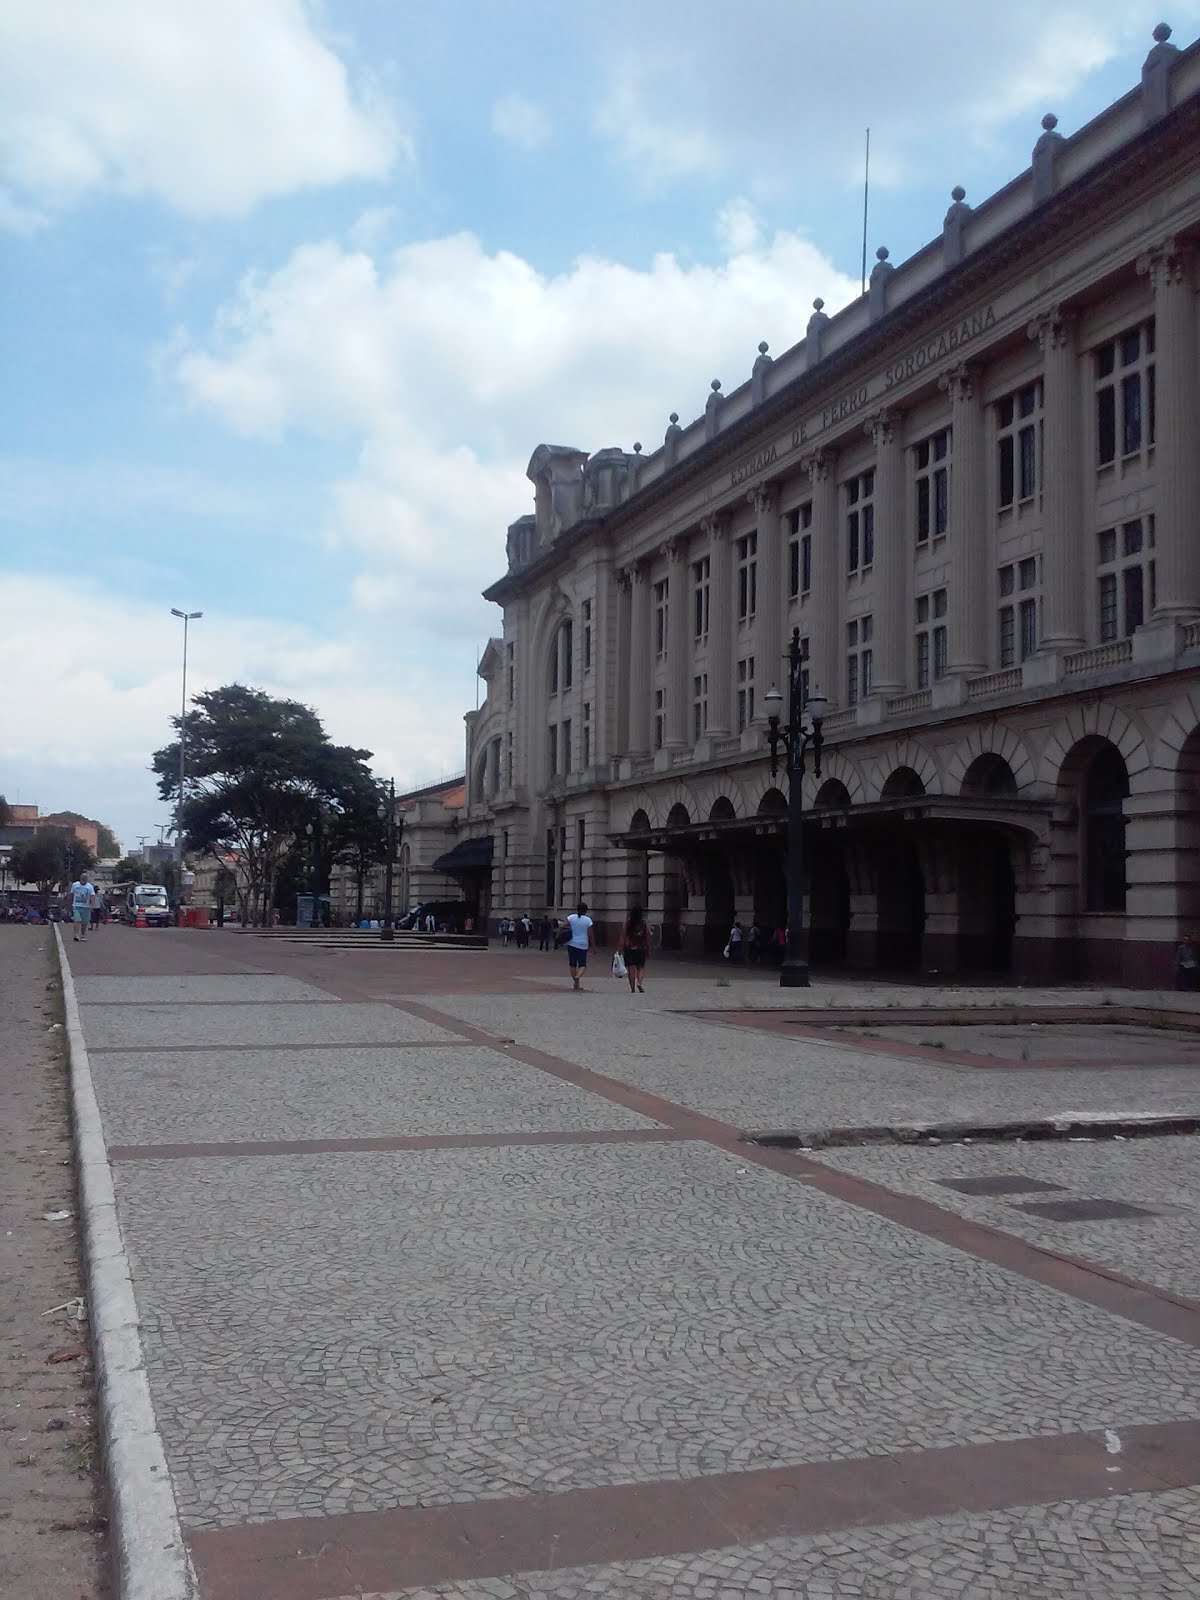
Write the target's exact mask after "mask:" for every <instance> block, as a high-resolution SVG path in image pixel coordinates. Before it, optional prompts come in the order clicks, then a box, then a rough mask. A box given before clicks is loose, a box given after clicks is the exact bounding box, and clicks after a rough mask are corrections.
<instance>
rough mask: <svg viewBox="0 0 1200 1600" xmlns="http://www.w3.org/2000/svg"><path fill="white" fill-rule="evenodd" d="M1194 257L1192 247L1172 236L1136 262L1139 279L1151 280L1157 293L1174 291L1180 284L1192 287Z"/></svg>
mask: <svg viewBox="0 0 1200 1600" xmlns="http://www.w3.org/2000/svg"><path fill="white" fill-rule="evenodd" d="M1192 255H1193V250H1192V248H1191V246H1189V245H1187V244H1181V243H1180V241H1179V240H1178V239H1176V238H1175V236H1174V235H1173V234H1172V235H1171V237H1170V238H1167V239H1164V240H1163V241H1162V242H1161V243H1160V244H1156V245H1151V247H1150V249H1149V250H1143V251H1142V253H1141V255H1140V256H1139V257H1138V258H1137V262H1136V268H1137V274H1138V277H1139V278H1149V279H1150V287H1151V288H1152V289H1153V290H1154V291H1155V293H1157V292H1158V291H1159V290H1160V289H1174V288H1176V287H1178V286H1179V285H1180V284H1188V285H1189V287H1190V278H1191V270H1190V269H1191V264H1192Z"/></svg>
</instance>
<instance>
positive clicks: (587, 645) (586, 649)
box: [583, 600, 592, 673]
mask: <svg viewBox="0 0 1200 1600" xmlns="http://www.w3.org/2000/svg"><path fill="white" fill-rule="evenodd" d="M583 670H584V672H585V673H587V672H590V671H591V670H592V602H591V601H590V600H585V601H584V602H583Z"/></svg>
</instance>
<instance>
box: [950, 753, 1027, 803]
mask: <svg viewBox="0 0 1200 1600" xmlns="http://www.w3.org/2000/svg"><path fill="white" fill-rule="evenodd" d="M962 792H963V794H965V795H974V796H978V797H987V796H993V795H999V796H1011V795H1015V794H1016V792H1017V780H1016V778H1015V777H1014V776H1013V769H1012V768H1011V767H1010V766H1009V764H1008V762H1007V761H1005V759H1004V757H1003V756H998V755H996V753H995V752H994V751H992V750H987V751H985V752H984V754H983V755H981V756H976V758H975V760H974V761H972V763H971V765H970V766H969V767H968V768H967V770H966V772H965V773H964V774H963V781H962Z"/></svg>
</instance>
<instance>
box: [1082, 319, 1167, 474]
mask: <svg viewBox="0 0 1200 1600" xmlns="http://www.w3.org/2000/svg"><path fill="white" fill-rule="evenodd" d="M1092 364H1093V372H1094V377H1095V388H1096V465H1097V467H1098V468H1104V467H1111V466H1113V465H1115V463H1116V462H1117V460H1118V457H1119V458H1120V461H1121V465H1122V469H1124V468H1125V467H1127V466H1130V465H1138V464H1140V463H1141V462H1142V461H1144V460H1145V459H1146V457H1147V456H1148V454H1149V451H1150V449H1151V448H1152V447H1153V445H1154V427H1155V395H1154V321H1153V319H1151V320H1150V321H1149V322H1143V323H1141V324H1139V326H1138V327H1136V328H1129V329H1127V330H1126V331H1125V332H1124V333H1123V334H1121V335H1120V336H1119V337H1118V338H1116V339H1112V340H1110V341H1109V342H1108V343H1107V344H1103V345H1101V346H1100V347H1099V348H1098V349H1097V350H1095V351H1093V354H1092Z"/></svg>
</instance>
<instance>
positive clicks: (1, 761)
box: [0, 571, 472, 846]
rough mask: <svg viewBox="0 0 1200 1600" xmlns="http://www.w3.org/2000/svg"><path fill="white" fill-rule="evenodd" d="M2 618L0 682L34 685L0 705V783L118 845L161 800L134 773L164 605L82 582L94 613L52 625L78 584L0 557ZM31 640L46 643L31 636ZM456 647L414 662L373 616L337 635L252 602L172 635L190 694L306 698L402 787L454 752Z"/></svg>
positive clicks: (466, 674) (148, 720)
mask: <svg viewBox="0 0 1200 1600" xmlns="http://www.w3.org/2000/svg"><path fill="white" fill-rule="evenodd" d="M0 592H3V594H4V597H5V617H6V621H5V627H4V629H3V630H2V631H0V681H3V682H4V683H7V684H17V683H21V682H23V681H28V679H29V675H30V672H31V663H36V666H35V668H33V669H32V670H33V671H34V673H35V676H36V693H32V692H31V693H28V694H7V695H5V696H4V698H3V702H2V704H0V752H2V753H0V794H5V795H6V796H7V798H8V799H9V800H14V799H16V798H18V786H19V797H20V798H21V799H22V800H25V801H36V802H37V803H38V804H40V805H41V807H42V809H43V810H44V811H51V810H58V809H61V808H63V807H69V808H71V809H74V810H78V811H83V812H84V813H86V814H87V815H88V816H96V817H99V818H100V819H101V820H102V821H104V822H107V823H108V824H109V825H110V826H111V827H113V828H115V829H116V831H117V833H118V835H119V836H120V837H121V839H122V841H123V842H124V843H125V844H126V845H127V846H128V845H130V844H133V843H134V842H135V841H136V839H137V836H138V834H139V833H148V834H149V835H150V836H151V837H153V836H154V832H155V829H156V827H157V824H158V823H159V822H165V821H167V817H168V808H167V806H166V805H165V804H164V803H163V802H161V801H159V800H158V799H157V790H156V785H155V780H154V778H153V777H152V775H151V773H150V772H149V770H148V769H149V763H150V757H151V755H152V753H153V752H154V751H155V750H156V749H158V748H159V747H160V746H161V745H163V744H166V743H168V742H169V740H170V738H171V736H172V733H171V727H170V718H171V717H172V716H177V715H178V712H179V691H180V659H181V633H180V627H179V623H178V622H177V621H176V620H175V619H174V618H172V617H171V616H169V615H168V614H167V609H166V607H165V606H147V605H143V604H139V603H138V602H135V601H129V600H127V599H126V598H125V597H124V596H122V595H121V594H119V593H117V592H115V591H109V590H105V589H104V588H103V587H101V586H97V585H93V584H89V586H88V604H89V607H90V608H91V609H92V612H93V614H94V615H96V616H97V617H102V618H103V626H97V627H96V628H89V629H87V630H86V631H81V630H79V629H72V628H70V627H63V626H62V622H61V619H62V618H63V617H65V616H67V615H69V614H70V611H71V608H72V606H73V605H74V604H75V603H76V602H77V599H78V595H77V592H76V590H75V588H74V586H73V585H72V584H70V583H68V582H67V581H66V580H57V579H50V578H45V577H39V576H33V575H31V574H29V573H23V572H19V571H7V572H3V571H0ZM47 640H52V641H53V647H52V648H49V649H48V648H47ZM471 660H472V657H471V652H470V651H469V650H467V649H464V651H463V654H462V667H461V671H460V672H458V673H457V674H452V673H451V672H449V671H448V670H447V664H446V663H445V662H439V663H436V664H427V663H426V662H425V661H424V660H423V659H422V653H421V651H420V649H419V648H418V647H417V645H416V644H412V645H411V646H409V645H408V643H407V642H406V641H405V640H404V638H403V637H401V636H398V635H396V634H394V633H393V632H392V631H390V630H383V631H380V632H378V633H377V634H372V636H371V637H368V638H361V639H359V640H352V641H349V642H347V641H344V640H343V641H338V640H337V639H330V638H328V637H324V636H320V637H319V636H317V635H316V634H315V633H314V632H313V631H312V630H311V629H309V628H306V627H303V626H300V625H291V624H286V623H281V622H279V621H277V620H272V619H266V618H262V617H255V616H252V615H241V616H239V615H235V614H225V615H218V614H216V613H209V614H208V615H206V616H205V617H204V619H203V621H201V622H199V623H197V624H194V625H193V626H192V628H191V630H190V632H189V636H188V686H189V691H190V692H193V693H194V692H197V691H199V690H201V689H204V688H215V687H216V686H217V685H219V684H222V683H230V682H233V681H239V682H242V683H252V684H255V685H257V686H258V687H260V688H263V689H266V690H268V691H269V692H270V693H272V694H278V695H286V696H288V697H290V698H294V699H299V700H302V701H304V702H305V703H306V704H309V705H312V706H313V707H314V708H315V709H316V711H317V713H318V714H319V715H320V717H321V718H322V720H323V721H324V723H325V728H326V731H327V732H328V733H329V735H330V737H331V738H332V739H334V740H335V741H336V742H338V743H343V744H351V745H355V746H357V747H359V748H365V749H370V750H373V751H374V752H375V754H374V758H373V760H372V762H371V765H372V767H373V768H374V770H375V771H376V772H378V773H380V774H382V775H384V776H394V777H395V778H396V780H397V783H398V784H400V785H403V786H405V787H409V786H413V785H416V784H419V783H422V782H425V781H428V780H431V779H434V778H437V777H439V776H442V775H443V774H445V773H448V772H452V771H454V770H456V769H460V768H461V765H462V751H463V730H462V713H463V711H464V709H465V707H466V705H467V704H468V699H467V697H468V695H470V694H471V692H472V691H471V670H470V669H471Z"/></svg>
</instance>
